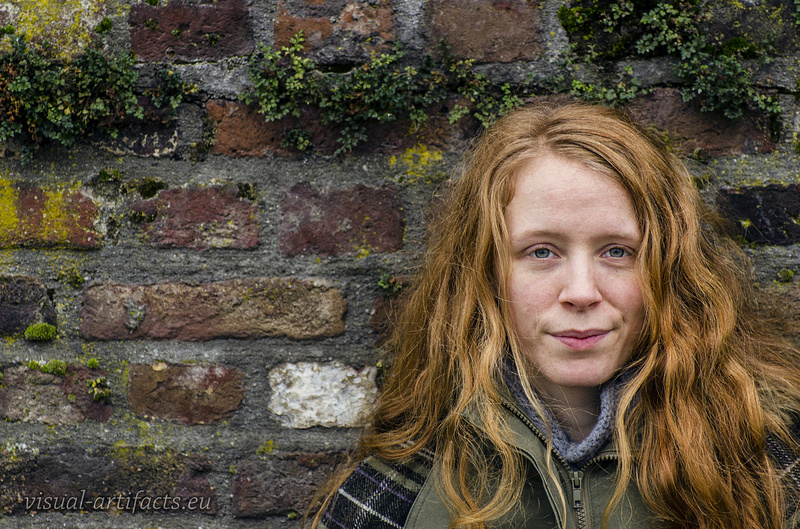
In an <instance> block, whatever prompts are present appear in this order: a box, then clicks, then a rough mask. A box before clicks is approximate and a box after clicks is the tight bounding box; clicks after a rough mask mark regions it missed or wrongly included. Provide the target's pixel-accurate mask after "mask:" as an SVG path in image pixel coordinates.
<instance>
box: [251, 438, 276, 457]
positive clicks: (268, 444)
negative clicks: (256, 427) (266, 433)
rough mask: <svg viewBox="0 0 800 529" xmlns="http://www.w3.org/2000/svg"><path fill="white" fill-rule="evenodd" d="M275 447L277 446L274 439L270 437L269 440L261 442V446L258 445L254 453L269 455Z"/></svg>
mask: <svg viewBox="0 0 800 529" xmlns="http://www.w3.org/2000/svg"><path fill="white" fill-rule="evenodd" d="M276 448H278V447H277V445H276V444H275V441H273V440H272V439H270V440H269V441H265V442H264V443H262V444H261V446H259V447H258V449H257V450H256V455H259V456H268V455H270V454H271V453H272V452H273V451H274V450H275V449H276Z"/></svg>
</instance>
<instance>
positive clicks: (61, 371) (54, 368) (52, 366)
mask: <svg viewBox="0 0 800 529" xmlns="http://www.w3.org/2000/svg"><path fill="white" fill-rule="evenodd" d="M41 370H42V373H47V374H49V375H56V376H58V377H63V376H64V375H66V374H67V364H66V362H63V361H61V360H50V361H49V362H47V363H46V364H44V365H43V366H42V367H41Z"/></svg>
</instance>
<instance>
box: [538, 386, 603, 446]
mask: <svg viewBox="0 0 800 529" xmlns="http://www.w3.org/2000/svg"><path fill="white" fill-rule="evenodd" d="M536 382H537V384H536V387H537V389H538V390H539V392H540V394H541V396H542V399H543V400H544V403H545V405H547V407H548V408H549V409H550V412H551V413H552V414H553V417H555V419H556V421H558V424H559V425H560V426H561V428H562V429H563V430H564V431H565V432H566V433H567V434H568V435H569V436H570V437H571V438H572V440H574V441H582V440H583V439H585V438H586V436H587V435H589V433H590V432H591V431H592V429H593V428H594V426H595V424H597V417H598V415H599V414H600V388H599V387H593V388H577V387H576V388H565V387H561V386H556V385H554V384H548V383H547V382H546V381H544V384H541V382H542V381H539V380H537V381H536Z"/></svg>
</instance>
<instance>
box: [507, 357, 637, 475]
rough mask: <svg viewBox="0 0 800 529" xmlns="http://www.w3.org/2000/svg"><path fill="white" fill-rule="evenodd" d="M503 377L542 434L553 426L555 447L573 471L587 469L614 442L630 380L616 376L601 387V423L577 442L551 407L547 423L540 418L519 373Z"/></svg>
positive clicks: (511, 371) (599, 420)
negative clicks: (620, 402) (617, 418)
mask: <svg viewBox="0 0 800 529" xmlns="http://www.w3.org/2000/svg"><path fill="white" fill-rule="evenodd" d="M503 376H504V378H505V382H506V384H507V385H508V389H509V390H511V394H512V395H513V396H514V398H515V399H516V400H517V402H518V403H519V405H520V407H522V409H523V411H525V414H526V415H527V416H528V418H530V420H531V421H532V422H533V424H534V425H535V426H536V427H537V428H538V429H539V430H540V431H541V432H542V433H546V432H547V426H546V424H549V425H550V430H551V431H552V432H553V448H554V449H555V450H556V452H558V454H559V455H560V456H561V457H562V458H563V459H564V460H565V461H566V462H567V463H568V464H569V465H570V467H572V470H579V469H581V468H583V466H584V465H586V463H588V462H589V461H590V460H591V459H592V458H593V457H594V456H596V455H597V454H598V453H599V452H600V450H602V449H603V447H604V446H605V445H606V444H607V443H608V441H609V440H610V439H611V436H612V434H613V432H614V416H615V415H616V411H617V402H618V400H619V392H620V389H621V388H622V386H623V385H624V383H625V380H627V378H628V377H624V376H619V377H615V378H613V379H611V380H609V381H608V382H606V383H605V384H603V385H602V386H601V390H600V415H599V416H598V417H597V424H595V425H594V428H593V429H592V431H591V432H590V433H589V435H587V436H586V438H585V439H583V440H582V441H578V442H576V441H573V440H572V439H571V438H570V436H569V435H568V434H567V433H566V432H565V431H564V430H563V429H562V428H561V426H560V425H559V424H558V422H556V420H555V418H554V417H553V415H552V414H551V413H550V410H548V409H547V407H545V408H544V410H545V413H546V414H547V418H546V421H545V420H542V418H541V417H539V414H538V413H536V411H535V410H534V409H533V406H532V405H531V403H530V401H529V400H528V397H527V396H526V395H525V391H524V390H523V389H522V382H521V381H520V379H519V375H518V374H517V372H516V370H513V369H506V370H504V374H503Z"/></svg>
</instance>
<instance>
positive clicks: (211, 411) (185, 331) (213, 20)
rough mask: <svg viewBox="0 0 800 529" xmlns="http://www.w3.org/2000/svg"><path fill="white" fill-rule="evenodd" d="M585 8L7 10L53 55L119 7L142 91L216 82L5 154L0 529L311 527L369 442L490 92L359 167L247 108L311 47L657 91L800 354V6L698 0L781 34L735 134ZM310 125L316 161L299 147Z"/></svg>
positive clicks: (129, 6)
mask: <svg viewBox="0 0 800 529" xmlns="http://www.w3.org/2000/svg"><path fill="white" fill-rule="evenodd" d="M579 3H580V2H577V1H571V2H566V1H565V0H538V1H537V0H503V1H497V0H427V1H422V0H370V1H366V0H331V1H322V0H214V1H211V0H170V1H169V2H166V1H165V0H141V1H139V0H91V1H82V2H78V1H75V0H64V1H59V2H54V1H49V0H48V1H45V2H15V1H7V0H0V26H4V25H5V24H11V25H14V26H15V27H17V28H18V29H19V31H24V32H26V33H27V34H29V35H30V37H31V41H32V42H34V43H36V42H42V41H43V40H44V39H49V41H50V42H51V43H52V44H51V46H53V48H52V49H53V59H54V60H67V59H68V58H69V57H74V56H76V55H78V54H79V53H80V52H81V50H83V49H85V48H86V47H87V46H91V45H93V44H92V42H93V41H96V35H95V34H94V33H93V31H94V28H96V27H97V26H98V24H100V23H101V21H102V20H103V19H104V18H107V19H108V20H109V21H110V22H111V26H110V29H109V30H108V34H107V36H106V40H105V41H104V44H103V46H105V48H104V50H105V51H106V52H114V53H118V52H129V51H130V52H133V53H134V54H135V58H136V59H135V60H136V68H137V70H138V71H139V73H140V77H139V87H138V90H139V92H140V93H141V94H142V100H143V102H144V103H146V101H145V99H146V97H145V94H146V93H147V91H148V90H149V89H151V88H152V87H153V86H154V81H153V80H154V78H155V73H154V72H157V71H159V69H162V68H165V69H166V70H168V71H170V72H177V73H179V74H180V76H181V78H182V79H184V80H185V81H187V82H189V83H193V84H194V85H195V89H194V90H193V91H192V92H191V93H190V94H189V95H188V96H187V97H186V98H185V99H184V100H183V101H182V102H181V103H180V105H179V106H178V108H177V109H176V114H175V117H174V119H172V120H167V119H162V118H161V117H159V116H161V114H158V113H157V112H155V111H154V110H153V109H149V110H147V112H150V114H152V116H156V117H155V118H152V116H151V118H149V119H148V118H147V117H146V119H145V120H143V121H135V120H134V121H133V122H130V123H128V124H126V125H125V127H124V128H123V129H122V130H120V133H119V135H117V136H116V137H110V136H108V135H105V134H101V133H98V134H94V135H91V136H86V137H82V138H81V139H80V140H79V141H78V143H77V144H76V145H75V146H74V147H72V148H69V149H67V148H62V147H59V146H58V145H56V144H55V143H44V144H43V145H42V148H41V149H40V150H39V152H37V153H36V154H35V155H34V156H33V157H32V158H31V159H23V158H22V157H21V156H20V154H19V152H20V151H19V149H18V146H17V145H15V144H13V142H10V143H8V144H4V143H2V142H0V337H2V340H0V381H2V384H0V417H2V419H3V422H2V425H0V429H2V433H3V435H2V440H0V517H2V522H0V525H2V526H3V527H9V528H28V527H31V528H33V527H67V528H78V527H81V528H83V527H89V528H105V527H110V526H113V527H121V528H141V527H170V528H173V527H176V528H196V527H207V528H213V529H232V528H237V529H247V528H256V527H258V528H282V529H297V528H299V527H300V520H301V518H302V515H303V514H304V511H305V509H306V507H307V505H308V501H309V498H311V497H312V496H313V494H314V491H315V490H316V489H317V488H318V487H319V486H320V484H322V483H324V482H325V481H326V479H327V478H328V477H329V476H330V475H331V474H332V473H333V472H334V471H335V468H336V467H337V465H339V464H340V463H341V462H342V461H345V460H346V458H347V451H348V450H350V449H352V448H353V447H354V446H355V442H356V440H357V437H358V434H359V428H360V427H361V426H362V425H363V424H364V422H365V420H366V418H367V414H368V412H369V409H370V407H371V406H372V404H373V403H374V401H375V399H376V397H377V395H378V394H379V391H380V387H379V386H380V380H381V378H382V377H383V376H384V373H383V371H382V367H383V362H384V356H383V352H382V351H381V347H382V344H384V343H385V340H386V334H387V332H389V331H390V329H391V327H392V325H393V321H394V318H395V317H396V314H397V310H396V309H397V304H398V299H397V298H396V297H393V296H392V295H390V294H394V293H393V292H391V291H392V288H391V286H392V285H405V284H408V283H409V282H411V281H413V273H414V270H415V268H416V266H417V265H418V262H419V257H420V255H421V253H422V251H423V239H424V232H425V226H426V224H427V223H428V222H429V220H430V219H431V217H432V216H433V215H435V214H436V208H437V204H440V202H439V201H438V199H439V197H440V196H441V193H442V190H443V187H444V186H445V185H446V184H445V183H444V182H445V180H446V178H447V177H448V176H449V175H450V174H451V173H452V171H453V170H454V168H455V167H456V164H457V162H458V160H459V157H460V155H461V154H462V153H463V150H464V149H465V147H466V145H467V144H468V142H469V141H470V139H471V138H472V137H473V136H474V134H475V133H476V132H477V131H478V124H477V120H472V121H471V120H470V119H469V118H465V119H460V120H456V121H455V122H454V123H450V121H449V120H448V117H447V110H450V109H452V108H454V106H455V105H456V104H466V103H467V101H466V99H465V98H464V97H463V96H462V97H459V96H457V95H456V94H450V95H449V96H447V98H445V99H444V102H443V103H441V109H439V108H436V109H432V110H430V111H429V115H428V120H427V125H426V126H425V127H424V128H422V129H419V130H411V129H410V124H411V122H410V121H409V119H408V117H405V118H401V119H400V120H398V121H396V122H393V123H389V124H377V125H368V126H367V127H366V128H365V129H364V135H365V137H366V140H365V142H364V143H363V144H362V145H361V146H359V147H358V148H357V149H356V150H355V151H354V152H353V153H351V154H347V155H344V156H336V155H334V154H333V153H334V151H336V149H337V148H338V146H339V144H338V143H337V140H338V138H339V133H340V129H339V128H337V126H334V125H329V124H326V123H323V122H322V121H320V118H319V114H318V112H319V111H318V110H314V109H309V108H304V109H301V111H300V112H298V115H295V116H291V115H290V116H287V117H285V118H283V119H281V120H279V121H274V122H269V123H268V122H266V121H265V120H264V118H263V116H262V115H261V114H259V113H258V111H257V108H256V106H255V105H252V104H247V103H245V102H244V101H243V100H242V99H241V98H240V97H239V96H240V94H243V93H245V92H246V91H248V89H249V88H251V87H252V82H251V80H250V79H249V78H248V76H247V64H248V58H249V57H250V56H251V54H253V53H258V50H259V47H260V46H261V45H262V44H263V45H266V46H269V47H281V46H288V45H290V40H291V39H292V37H293V36H294V35H296V34H297V33H298V32H299V31H302V32H303V35H304V38H305V41H304V42H303V44H302V46H303V49H304V53H305V54H306V55H305V56H306V57H309V58H312V59H313V60H314V61H316V63H317V64H319V65H322V67H323V68H324V69H326V71H330V72H343V71H348V70H349V69H352V68H357V67H358V66H359V65H360V64H362V63H363V62H364V61H367V60H369V58H370V56H371V55H372V56H377V55H379V54H381V53H389V52H391V51H392V50H394V49H402V50H403V53H404V56H403V58H402V61H404V63H403V64H404V65H406V66H414V67H417V68H419V67H420V66H421V65H422V64H423V59H424V57H425V55H426V54H430V55H431V56H433V57H434V58H437V60H438V59H440V58H441V57H442V53H443V51H442V47H441V46H440V42H441V41H443V42H445V43H446V44H447V46H449V49H448V52H447V53H448V54H449V55H450V57H451V58H452V60H454V61H456V60H461V59H467V60H473V61H474V62H473V63H472V67H473V68H474V69H475V71H478V72H480V73H481V74H483V75H485V76H486V77H487V78H488V79H489V80H491V81H492V82H494V83H496V84H497V85H502V84H503V83H509V87H510V89H511V90H515V89H517V88H520V87H522V86H523V85H524V86H526V88H525V92H524V94H525V95H524V97H525V98H526V100H528V99H529V100H535V99H540V98H543V99H545V100H556V101H561V100H569V99H570V98H571V97H574V96H573V95H570V86H569V82H568V81H566V82H565V81H564V79H568V80H569V79H580V80H581V81H583V82H585V83H597V84H602V85H604V86H609V87H616V86H621V85H618V83H620V80H623V79H625V78H626V76H628V75H633V76H635V77H637V79H638V80H639V81H641V84H642V86H643V88H645V89H646V90H647V91H646V93H644V94H641V95H637V96H636V97H634V98H633V99H632V100H631V101H628V102H627V103H626V104H627V107H628V110H629V111H630V113H631V114H632V115H633V116H635V118H636V119H637V120H639V121H640V122H641V123H642V124H643V125H644V126H645V127H647V128H648V129H650V130H651V131H653V132H654V133H655V134H657V135H659V136H660V137H662V138H664V139H665V141H667V142H668V143H669V145H671V146H672V147H673V148H674V150H675V151H676V152H677V153H678V154H680V155H681V156H683V157H684V158H685V160H686V162H687V165H688V167H689V169H690V171H691V173H692V176H693V177H694V179H695V181H696V182H697V185H698V186H699V187H700V189H701V192H702V194H703V196H704V198H706V199H707V201H708V202H709V204H712V205H714V206H715V207H717V208H718V209H719V211H720V212H721V213H722V214H723V215H724V216H725V217H726V218H727V219H728V220H729V221H730V228H731V231H732V234H733V235H734V237H735V238H736V240H737V241H738V242H739V243H741V245H742V247H743V248H744V251H745V253H747V254H748V256H749V257H750V259H751V260H752V262H753V270H754V276H755V280H756V282H757V283H758V288H757V296H758V298H759V306H760V307H762V308H763V310H764V311H765V312H766V313H767V314H768V315H770V316H774V317H779V318H782V321H783V330H784V331H785V332H786V333H787V335H789V336H791V337H793V338H794V339H798V340H800V326H799V325H798V323H797V322H798V319H799V318H800V316H798V315H799V314H800V287H799V286H798V285H800V281H797V280H795V275H796V274H797V273H798V272H800V247H798V244H800V148H799V147H798V145H800V138H799V137H798V134H800V112H798V111H799V110H800V106H798V102H797V99H796V97H797V95H798V92H800V89H798V86H800V85H799V84H798V81H799V80H800V73H799V72H800V40H799V39H798V35H799V34H800V29H798V28H799V26H798V21H797V20H796V19H795V13H796V7H795V5H794V3H793V2H791V1H789V0H763V1H756V2H741V3H740V2H726V1H721V0H719V1H716V0H715V1H710V0H701V3H702V4H703V6H705V7H707V8H708V9H707V10H706V18H705V19H704V22H703V23H704V24H705V27H704V31H708V32H709V34H714V35H719V36H720V38H722V39H729V38H742V36H752V38H753V40H754V42H755V41H758V42H762V41H763V39H765V38H766V39H771V41H770V43H769V44H770V45H769V46H768V47H765V48H764V49H765V50H766V52H765V53H767V54H768V55H769V56H770V59H771V60H769V61H765V62H763V63H762V64H760V65H758V67H757V68H756V67H755V66H754V69H755V73H754V79H755V86H754V90H755V92H756V93H758V94H763V95H770V96H772V97H773V98H775V100H776V101H777V102H779V103H780V106H781V110H780V112H778V113H774V114H768V113H767V112H765V111H764V110H760V109H758V108H748V109H746V110H745V111H744V112H743V116H742V117H741V118H739V119H735V120H733V119H729V118H726V117H725V116H724V115H723V114H722V113H721V112H701V110H700V106H699V104H698V102H697V101H692V102H686V101H684V97H683V96H682V93H681V88H682V84H681V79H680V77H679V75H678V73H677V64H676V61H675V60H674V59H671V58H669V57H666V56H664V55H660V54H659V53H658V50H656V53H654V54H653V55H652V56H649V57H642V56H638V55H637V56H634V55H633V54H632V53H628V54H627V55H626V53H627V52H624V49H623V52H622V53H621V54H620V53H618V54H616V55H613V56H612V55H604V50H602V49H600V48H588V47H587V46H584V45H582V44H581V43H580V42H577V43H576V42H573V44H571V43H570V34H569V33H568V30H569V28H565V27H563V26H562V18H559V15H558V13H559V9H560V8H562V7H566V8H570V7H573V6H575V5H578V4H579ZM584 3H587V2H584ZM594 3H596V4H605V3H607V2H594ZM598 38H600V37H598ZM602 38H606V39H613V38H614V37H613V36H602ZM598 42H600V44H602V40H600V41H598ZM737 42H739V41H737ZM397 47H399V48H397ZM7 52H8V50H7V49H5V48H2V47H0V54H3V53H7ZM609 57H613V58H609ZM3 72H6V70H0V92H2V90H4V89H6V88H4V87H7V84H8V82H9V81H10V80H9V79H7V78H5V79H4V78H2V75H7V74H6V73H3ZM567 74H568V75H567ZM565 75H566V76H567V77H565ZM526 82H527V83H528V84H527V85H526V84H525V83H526ZM684 82H685V81H684ZM565 83H566V84H565ZM144 103H143V104H144ZM147 108H149V107H147ZM10 111H11V110H10V109H8V108H4V107H3V106H2V105H0V119H5V118H4V116H6V114H5V113H6V112H10ZM150 114H148V115H150ZM299 124H302V125H303V126H304V127H305V128H306V130H307V132H308V135H309V137H308V139H309V140H311V141H312V142H313V143H314V144H315V145H316V148H315V149H313V150H311V151H300V150H298V149H296V148H292V147H291V145H289V144H287V143H286V142H285V141H284V137H285V133H286V132H287V131H291V130H293V129H294V128H296V127H297V126H298V125H299ZM387 285H388V286H389V288H387ZM401 299H402V298H401ZM43 338H52V339H43Z"/></svg>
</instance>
